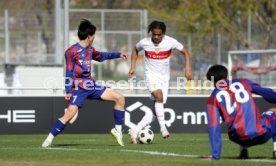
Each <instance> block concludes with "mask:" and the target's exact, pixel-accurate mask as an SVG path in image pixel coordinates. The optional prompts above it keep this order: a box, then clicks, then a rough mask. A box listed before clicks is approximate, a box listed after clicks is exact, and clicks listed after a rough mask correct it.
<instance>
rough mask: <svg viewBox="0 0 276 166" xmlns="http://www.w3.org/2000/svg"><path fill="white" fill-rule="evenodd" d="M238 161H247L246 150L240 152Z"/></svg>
mask: <svg viewBox="0 0 276 166" xmlns="http://www.w3.org/2000/svg"><path fill="white" fill-rule="evenodd" d="M238 159H248V150H247V149H242V150H241V151H240V155H239V156H238Z"/></svg>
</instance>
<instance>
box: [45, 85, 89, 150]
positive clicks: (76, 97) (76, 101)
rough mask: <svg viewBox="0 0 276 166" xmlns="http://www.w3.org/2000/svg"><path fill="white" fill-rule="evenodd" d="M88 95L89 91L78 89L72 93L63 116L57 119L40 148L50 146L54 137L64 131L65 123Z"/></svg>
mask: <svg viewBox="0 0 276 166" xmlns="http://www.w3.org/2000/svg"><path fill="white" fill-rule="evenodd" d="M88 94H89V91H87V90H83V89H78V90H75V91H74V93H73V95H72V97H71V98H70V101H69V106H68V108H67V111H66V112H65V113H64V115H63V116H62V117H61V118H59V119H58V120H57V121H56V123H55V124H54V126H53V127H52V129H51V131H50V133H49V135H48V136H47V138H46V139H45V141H44V142H43V144H42V147H49V146H51V144H52V142H53V139H54V137H56V136H57V135H58V134H60V133H61V132H62V131H63V130H64V128H65V127H66V124H67V122H68V121H69V120H71V119H72V118H73V117H74V116H75V115H76V113H77V112H78V108H79V107H82V106H83V104H84V102H85V100H86V98H87V96H88Z"/></svg>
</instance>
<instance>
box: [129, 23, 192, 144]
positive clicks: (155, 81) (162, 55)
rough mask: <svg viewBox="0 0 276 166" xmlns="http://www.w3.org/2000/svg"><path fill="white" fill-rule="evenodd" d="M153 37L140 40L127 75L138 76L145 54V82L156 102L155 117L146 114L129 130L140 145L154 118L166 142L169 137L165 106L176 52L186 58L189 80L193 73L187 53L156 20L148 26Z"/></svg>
mask: <svg viewBox="0 0 276 166" xmlns="http://www.w3.org/2000/svg"><path fill="white" fill-rule="evenodd" d="M150 32H151V37H147V38H144V39H142V40H140V41H139V42H138V43H137V44H136V46H135V47H134V49H133V51H132V55H131V67H130V70H129V73H128V76H129V77H130V78H131V77H133V76H134V73H135V66H136V61H137V57H138V52H139V51H141V50H144V52H145V57H144V59H145V81H146V84H147V87H148V89H149V91H150V93H151V98H152V99H153V100H154V111H153V114H151V115H149V114H146V115H145V116H144V117H143V119H142V120H141V121H140V122H139V123H138V124H137V125H136V127H134V128H131V129H129V136H130V138H131V143H132V144H137V134H138V133H139V131H140V130H141V129H143V128H144V127H146V126H147V125H149V124H150V123H151V122H152V121H153V117H154V115H155V116H157V120H158V122H159V125H160V132H161V133H162V136H163V138H164V139H166V138H168V137H169V136H170V133H169V132H168V130H167V127H166V125H165V117H164V103H166V100H167V95H168V89H169V80H170V58H171V52H172V50H173V49H177V50H178V51H180V52H181V53H182V54H183V56H184V58H185V76H186V78H187V79H188V80H190V79H191V77H192V74H191V70H190V55H189V53H188V51H187V50H186V49H185V48H184V47H183V45H182V44H181V43H179V42H178V41H177V40H176V39H174V38H172V37H169V36H167V35H165V33H166V25H165V23H163V22H160V21H153V22H152V23H151V24H150V25H149V26H148V33H150Z"/></svg>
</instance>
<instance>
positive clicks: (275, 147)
mask: <svg viewBox="0 0 276 166" xmlns="http://www.w3.org/2000/svg"><path fill="white" fill-rule="evenodd" d="M273 149H274V151H276V142H273Z"/></svg>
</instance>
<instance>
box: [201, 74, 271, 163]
mask: <svg viewBox="0 0 276 166" xmlns="http://www.w3.org/2000/svg"><path fill="white" fill-rule="evenodd" d="M252 94H258V95H261V96H262V97H263V98H264V99H265V100H266V101H268V102H271V103H276V93H275V92H274V91H273V90H272V89H270V88H264V87H261V86H260V85H258V84H256V83H253V82H252V81H250V80H248V79H233V80H221V81H220V82H219V83H217V86H216V87H215V89H214V90H213V92H212V94H211V96H210V97H209V98H208V104H207V108H206V113H207V120H208V133H209V140H210V147H211V153H212V158H213V159H219V158H220V153H221V147H222V143H221V134H220V121H221V120H222V121H223V122H225V124H226V125H227V128H228V135H229V137H230V138H231V137H233V138H238V139H240V140H248V139H252V138H255V137H257V136H260V135H263V134H265V133H266V131H267V129H268V128H270V127H271V126H270V122H269V121H268V120H267V119H265V118H263V116H262V115H261V112H260V111H259V108H258V107H257V105H256V104H255V102H254V100H253V97H252Z"/></svg>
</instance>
